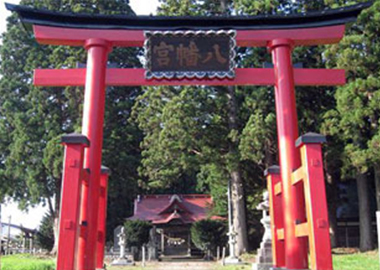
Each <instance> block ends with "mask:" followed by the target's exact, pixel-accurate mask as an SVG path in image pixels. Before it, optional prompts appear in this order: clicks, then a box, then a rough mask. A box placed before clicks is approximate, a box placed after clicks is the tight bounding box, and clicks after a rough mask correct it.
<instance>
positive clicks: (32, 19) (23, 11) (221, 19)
mask: <svg viewBox="0 0 380 270" xmlns="http://www.w3.org/2000/svg"><path fill="white" fill-rule="evenodd" d="M371 4H372V3H371V2H366V3H360V4H357V5H353V6H348V7H343V8H339V9H326V10H323V11H319V12H310V13H300V14H291V15H259V16H207V17H206V16H203V17H202V16H201V17H200V16H191V17H190V16H185V17H184V16H180V17H176V16H172V17H167V16H124V15H112V16H107V15H89V14H78V13H58V12H52V11H48V10H37V9H33V8H29V7H25V6H17V5H12V4H6V7H7V9H8V10H11V11H15V12H17V13H18V14H19V15H20V17H21V20H22V21H23V23H24V24H27V25H30V24H33V25H45V26H55V27H68V28H86V29H125V30H160V31H166V30H171V31H172V30H220V29H235V30H274V29H276V30H280V29H300V28H314V27H325V26H333V25H341V24H345V23H347V22H351V21H355V20H356V17H357V16H358V15H359V13H360V12H361V11H362V10H363V9H365V8H367V7H369V6H371Z"/></svg>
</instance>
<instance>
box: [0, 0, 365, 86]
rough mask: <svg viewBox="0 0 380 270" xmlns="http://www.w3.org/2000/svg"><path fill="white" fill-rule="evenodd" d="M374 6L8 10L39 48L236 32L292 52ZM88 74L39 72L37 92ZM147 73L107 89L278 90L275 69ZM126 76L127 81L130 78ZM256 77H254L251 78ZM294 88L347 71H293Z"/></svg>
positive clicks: (243, 41)
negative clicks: (218, 12)
mask: <svg viewBox="0 0 380 270" xmlns="http://www.w3.org/2000/svg"><path fill="white" fill-rule="evenodd" d="M371 4H372V3H371V2H366V3H361V4H358V5H353V6H349V7H344V8H339V9H330V10H324V11H320V12H311V13H301V14H294V15H281V16H280V15H261V16H208V17H164V16H124V15H112V16H105V15H89V14H78V13H58V12H52V11H48V10H37V9H33V8H30V7H25V6H17V5H12V4H6V7H7V9H9V10H11V11H14V12H17V13H18V15H19V17H20V19H21V21H22V23H23V24H24V25H25V27H26V28H27V29H33V32H34V35H35V38H36V40H37V41H38V42H39V43H41V44H49V45H67V46H85V43H86V41H87V40H90V39H102V40H106V41H107V42H109V43H110V44H111V46H112V47H142V46H143V45H144V42H145V36H144V31H145V30H149V31H152V30H159V31H174V30H184V29H187V30H220V29H224V30H226V29H233V30H236V43H237V46H240V47H267V46H268V45H269V44H270V43H271V42H272V41H273V40H279V39H286V40H291V42H292V44H293V45H294V46H312V45H319V44H333V43H337V42H339V41H340V40H341V39H342V38H343V36H344V32H345V24H346V23H348V22H352V21H355V19H356V17H357V16H358V15H359V14H360V12H361V11H362V10H363V9H365V8H368V7H370V6H371ZM85 72H86V70H85V69H66V70H39V69H37V70H36V71H35V76H34V83H35V85H38V86H77V85H84V83H85ZM144 73H145V71H144V70H143V69H107V78H106V84H107V85H109V86H110V85H113V86H121V85H123V86H135V85H140V86H141V85H197V84H199V85H201V84H203V85H274V72H273V69H265V68H264V69H243V68H239V69H236V78H235V79H233V80H228V79H223V80H201V81H199V82H198V81H197V80H195V79H192V80H187V79H184V80H180V81H178V80H159V81H158V80H147V79H146V78H145V77H144ZM127 75H128V76H127ZM253 75H255V76H253ZM294 76H295V82H296V85H303V86H306V85H326V86H327V85H342V84H344V83H345V76H344V71H343V70H325V69H295V75H294Z"/></svg>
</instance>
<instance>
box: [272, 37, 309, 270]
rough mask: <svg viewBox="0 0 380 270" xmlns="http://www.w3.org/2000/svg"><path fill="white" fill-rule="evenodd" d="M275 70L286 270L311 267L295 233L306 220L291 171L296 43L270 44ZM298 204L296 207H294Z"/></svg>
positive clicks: (294, 163)
mask: <svg viewBox="0 0 380 270" xmlns="http://www.w3.org/2000/svg"><path fill="white" fill-rule="evenodd" d="M269 48H270V50H271V52H272V58H273V64H274V72H275V81H276V83H275V99H276V119H277V133H278V135H277V136H278V148H279V160H280V168H281V179H282V186H283V196H282V205H283V213H284V214H283V216H284V227H285V228H286V229H285V231H284V240H285V243H286V245H285V254H286V257H285V265H286V268H287V269H308V252H307V241H306V239H305V238H299V237H296V235H295V226H296V224H295V222H294V221H295V220H298V221H299V222H301V221H302V222H304V221H305V207H304V199H303V191H302V186H301V185H299V186H293V185H292V172H293V171H294V170H295V169H297V168H298V167H299V166H300V165H301V159H300V153H299V150H298V149H297V148H296V145H295V143H294V142H295V141H296V140H297V138H298V120H297V108H296V97H295V87H294V72H293V65H292V56H291V53H292V49H293V42H292V40H289V39H275V40H273V41H272V42H270V43H269ZM295 206H297V207H295Z"/></svg>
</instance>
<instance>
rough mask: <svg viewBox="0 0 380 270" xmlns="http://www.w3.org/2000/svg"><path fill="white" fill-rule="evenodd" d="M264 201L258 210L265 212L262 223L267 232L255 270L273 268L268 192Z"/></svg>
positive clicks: (258, 253) (258, 252)
mask: <svg viewBox="0 0 380 270" xmlns="http://www.w3.org/2000/svg"><path fill="white" fill-rule="evenodd" d="M263 199H264V200H263V202H262V203H260V204H259V205H258V206H257V209H258V210H262V211H263V218H262V219H261V220H260V222H261V224H263V226H264V229H265V231H264V235H263V240H262V241H261V244H260V248H259V249H258V251H257V257H256V263H254V264H253V266H252V269H253V270H269V269H270V268H272V267H273V258H272V234H271V227H270V216H269V215H268V211H269V195H268V192H267V191H265V192H264V194H263Z"/></svg>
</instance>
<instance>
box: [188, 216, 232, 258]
mask: <svg viewBox="0 0 380 270" xmlns="http://www.w3.org/2000/svg"><path fill="white" fill-rule="evenodd" d="M191 239H192V241H193V243H194V245H195V246H196V247H197V248H199V249H200V250H203V251H207V250H211V251H215V249H216V247H218V246H221V247H223V246H225V245H226V244H227V225H226V223H225V222H223V221H218V220H211V219H204V220H200V221H197V222H195V223H193V225H192V226H191Z"/></svg>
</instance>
